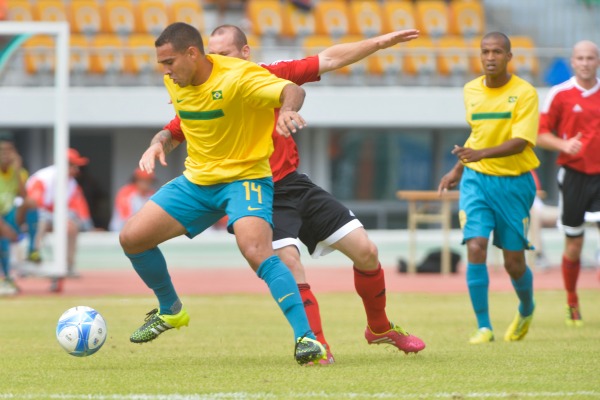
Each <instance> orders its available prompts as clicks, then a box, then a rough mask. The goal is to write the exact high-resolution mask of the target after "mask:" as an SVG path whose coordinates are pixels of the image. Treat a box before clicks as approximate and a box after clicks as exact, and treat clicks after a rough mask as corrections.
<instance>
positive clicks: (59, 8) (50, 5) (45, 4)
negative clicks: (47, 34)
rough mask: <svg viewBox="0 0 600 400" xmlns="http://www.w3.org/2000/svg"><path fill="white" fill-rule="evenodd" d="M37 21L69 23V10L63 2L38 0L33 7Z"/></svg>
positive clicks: (59, 0)
mask: <svg viewBox="0 0 600 400" xmlns="http://www.w3.org/2000/svg"><path fill="white" fill-rule="evenodd" d="M33 17H34V18H35V20H36V21H49V22H58V21H68V18H67V9H66V7H65V5H64V4H63V2H62V1H61V0H37V1H36V2H35V3H34V5H33Z"/></svg>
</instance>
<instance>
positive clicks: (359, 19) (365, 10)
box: [349, 0, 383, 37]
mask: <svg viewBox="0 0 600 400" xmlns="http://www.w3.org/2000/svg"><path fill="white" fill-rule="evenodd" d="M349 7H350V8H349V11H350V12H349V17H350V33H351V34H353V35H362V36H364V37H373V36H377V35H380V34H381V32H382V29H383V22H382V21H381V7H380V5H379V3H378V2H376V1H368V0H363V1H352V2H350V3H349Z"/></svg>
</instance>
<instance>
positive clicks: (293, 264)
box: [275, 248, 304, 276]
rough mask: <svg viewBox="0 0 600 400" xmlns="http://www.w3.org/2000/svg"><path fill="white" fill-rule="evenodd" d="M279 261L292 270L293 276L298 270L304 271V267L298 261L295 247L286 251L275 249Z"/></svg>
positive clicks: (298, 257)
mask: <svg viewBox="0 0 600 400" xmlns="http://www.w3.org/2000/svg"><path fill="white" fill-rule="evenodd" d="M275 253H276V254H277V255H278V256H279V258H280V259H281V261H282V262H283V263H284V264H285V265H286V266H287V267H288V268H289V269H290V271H292V274H293V275H294V276H296V275H297V273H298V272H302V271H304V267H303V266H302V263H301V262H300V255H299V254H298V251H296V249H295V248H294V249H292V250H288V251H276V252H275Z"/></svg>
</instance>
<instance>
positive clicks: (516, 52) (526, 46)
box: [508, 36, 539, 79]
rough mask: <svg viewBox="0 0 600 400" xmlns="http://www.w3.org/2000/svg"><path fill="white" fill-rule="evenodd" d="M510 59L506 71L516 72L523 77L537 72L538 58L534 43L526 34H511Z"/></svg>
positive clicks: (531, 75) (527, 77) (530, 76)
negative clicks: (511, 55)
mask: <svg viewBox="0 0 600 400" xmlns="http://www.w3.org/2000/svg"><path fill="white" fill-rule="evenodd" d="M510 42H511V47H512V54H513V57H512V60H511V61H510V63H509V64H508V71H509V72H511V73H516V74H517V75H520V76H521V77H522V78H524V79H531V78H532V77H533V76H536V75H537V74H538V72H539V65H538V59H537V57H536V55H535V44H534V43H533V40H532V39H531V38H530V37H528V36H512V37H511V38H510Z"/></svg>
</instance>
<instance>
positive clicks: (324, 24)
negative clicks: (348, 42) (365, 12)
mask: <svg viewBox="0 0 600 400" xmlns="http://www.w3.org/2000/svg"><path fill="white" fill-rule="evenodd" d="M314 13H315V24H316V25H315V34H317V35H329V36H331V37H333V38H339V37H342V36H345V35H347V34H348V33H349V32H350V21H349V19H348V13H349V11H348V5H347V4H346V1H345V0H328V1H319V2H318V3H316V4H315V7H314Z"/></svg>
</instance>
